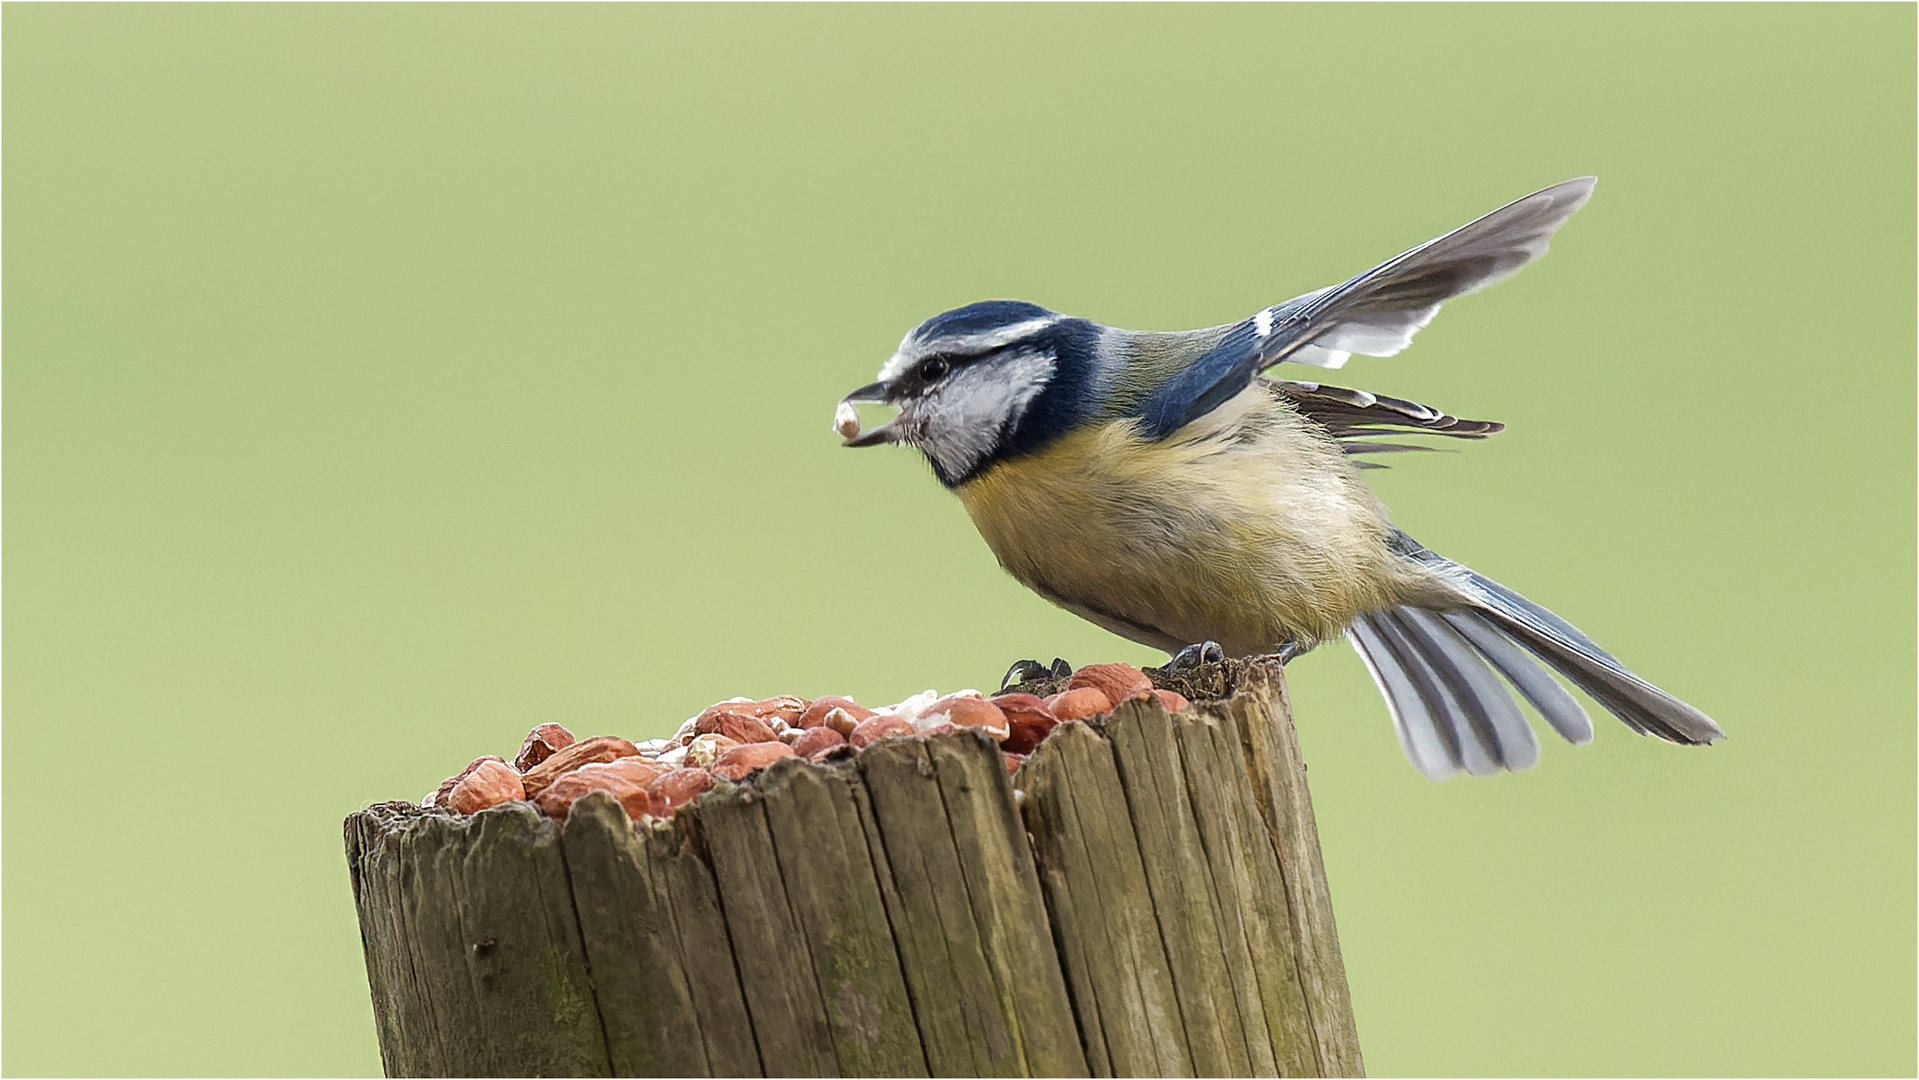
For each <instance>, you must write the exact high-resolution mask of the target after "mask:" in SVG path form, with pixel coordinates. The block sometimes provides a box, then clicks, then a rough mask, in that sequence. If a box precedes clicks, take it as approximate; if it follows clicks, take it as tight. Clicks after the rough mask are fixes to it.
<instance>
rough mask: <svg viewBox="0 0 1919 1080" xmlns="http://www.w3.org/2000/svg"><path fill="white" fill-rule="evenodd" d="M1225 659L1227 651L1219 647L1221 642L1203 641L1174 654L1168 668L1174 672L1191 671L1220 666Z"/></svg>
mask: <svg viewBox="0 0 1919 1080" xmlns="http://www.w3.org/2000/svg"><path fill="white" fill-rule="evenodd" d="M1225 659H1226V650H1225V649H1222V648H1220V647H1219V642H1217V641H1202V642H1200V643H1198V644H1196V645H1188V646H1186V647H1185V648H1184V649H1181V650H1180V651H1178V652H1177V653H1174V654H1173V659H1172V660H1171V662H1169V663H1168V664H1167V665H1166V666H1167V667H1169V668H1171V669H1172V670H1174V671H1191V670H1193V669H1194V668H1196V667H1200V666H1201V665H1203V664H1218V663H1221V662H1223V661H1224V660H1225Z"/></svg>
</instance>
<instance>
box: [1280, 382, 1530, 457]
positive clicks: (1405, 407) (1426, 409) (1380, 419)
mask: <svg viewBox="0 0 1919 1080" xmlns="http://www.w3.org/2000/svg"><path fill="white" fill-rule="evenodd" d="M1264 382H1265V385H1267V386H1270V387H1272V388H1273V390H1274V391H1276V392H1277V393H1278V394H1279V395H1280V396H1281V397H1283V398H1285V400H1286V401H1287V402H1288V403H1290V404H1291V405H1292V406H1293V408H1294V409H1296V410H1298V412H1299V413H1300V414H1301V415H1303V416H1305V417H1306V418H1308V419H1310V420H1313V421H1316V422H1317V423H1319V424H1320V426H1322V427H1324V428H1325V429H1326V430H1327V432H1328V433H1330V434H1331V435H1332V437H1333V438H1335V439H1337V440H1339V445H1340V449H1342V450H1344V451H1346V453H1347V455H1348V456H1352V457H1358V456H1361V455H1364V454H1394V453H1404V452H1406V451H1421V450H1434V449H1437V448H1436V447H1431V446H1421V445H1418V444H1416V443H1400V442H1375V441H1373V440H1375V439H1378V438H1380V437H1382V436H1384V437H1390V436H1405V435H1443V436H1445V437H1446V438H1449V439H1483V438H1485V437H1486V436H1488V435H1492V434H1495V433H1497V432H1501V431H1504V430H1506V425H1504V424H1502V423H1499V422H1498V421H1495V420H1462V419H1460V418H1459V417H1457V416H1450V415H1448V414H1446V413H1444V412H1441V411H1440V410H1438V409H1435V408H1433V407H1432V406H1431V405H1421V404H1420V403H1419V402H1417V401H1407V400H1405V399H1403V398H1395V397H1387V396H1386V395H1384V394H1374V393H1370V392H1368V391H1365V390H1347V389H1345V388H1343V387H1338V386H1322V385H1320V384H1319V383H1310V382H1288V381H1286V380H1283V379H1268V380H1264ZM1358 464H1359V467H1360V468H1362V469H1382V468H1385V466H1383V465H1377V464H1374V463H1372V462H1359V463H1358Z"/></svg>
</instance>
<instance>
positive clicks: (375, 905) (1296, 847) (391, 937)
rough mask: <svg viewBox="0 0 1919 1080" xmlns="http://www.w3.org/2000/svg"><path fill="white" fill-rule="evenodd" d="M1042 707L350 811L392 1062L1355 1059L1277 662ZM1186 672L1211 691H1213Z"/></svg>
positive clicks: (585, 1068)
mask: <svg viewBox="0 0 1919 1080" xmlns="http://www.w3.org/2000/svg"><path fill="white" fill-rule="evenodd" d="M1202 674H1203V676H1204V680H1202V684H1201V685H1195V680H1191V679H1189V680H1179V681H1176V682H1173V683H1171V684H1170V685H1173V686H1174V687H1175V688H1176V689H1179V690H1181V691H1182V692H1187V691H1192V692H1193V693H1189V694H1188V696H1192V697H1202V696H1211V697H1215V698H1217V700H1209V701H1201V702H1199V703H1198V704H1196V705H1195V706H1194V707H1192V708H1190V709H1187V710H1184V711H1182V712H1181V713H1178V714H1174V715H1169V714H1168V713H1167V712H1166V711H1165V710H1164V709H1163V708H1161V707H1160V705H1159V703H1158V702H1156V701H1154V700H1153V699H1152V698H1150V697H1148V698H1135V699H1133V700H1131V701H1128V702H1125V703H1124V704H1122V705H1120V706H1119V707H1118V708H1117V709H1115V710H1114V711H1113V713H1112V714H1111V715H1110V716H1107V717H1105V718H1104V719H1102V720H1099V721H1096V722H1091V723H1069V724H1062V725H1060V726H1059V727H1058V728H1056V729H1054V731H1053V733H1052V735H1051V736H1050V737H1049V738H1047V740H1046V741H1045V742H1044V743H1042V744H1041V745H1040V747H1039V748H1038V749H1037V750H1036V751H1035V752H1034V753H1033V754H1032V755H1031V756H1030V757H1029V758H1028V759H1027V760H1026V762H1025V764H1024V765H1023V766H1021V768H1020V770H1019V772H1018V773H1017V774H1015V775H1014V776H1013V777H1011V778H1010V779H1009V778H1008V776H1007V775H1006V771H1005V767H1004V766H1003V764H1002V760H1001V756H1000V752H999V749H998V748H997V747H996V746H995V744H994V743H993V741H992V740H991V739H990V738H988V737H986V736H985V735H984V734H981V733H980V732H978V731H976V730H972V729H962V730H960V731H955V732H950V733H947V734H942V735H935V736H931V737H918V736H915V737H898V738H891V739H884V740H881V741H880V742H878V743H876V744H874V745H872V746H871V747H869V748H868V749H866V750H865V751H864V752H862V753H859V754H858V755H855V756H847V757H845V758H843V759H841V760H837V761H828V762H826V763H824V764H817V765H816V764H809V763H807V762H804V761H801V760H798V759H795V758H785V759H781V760H780V761H778V762H776V763H774V764H773V765H772V766H771V767H770V768H767V769H766V770H764V771H763V772H760V773H758V774H756V775H755V776H754V777H753V778H751V779H749V780H748V781H747V782H745V783H742V784H739V785H736V786H729V787H722V788H720V789H716V790H714V791H712V792H709V793H708V794H706V795H705V796H702V797H701V798H700V799H699V801H697V802H696V803H694V804H692V805H689V806H687V807H686V808H684V809H682V810H681V811H680V812H679V813H678V814H676V815H674V816H673V818H672V819H671V820H670V821H668V822H664V823H659V824H646V823H642V824H636V823H634V822H632V821H630V820H629V819H628V816H627V813H626V811H625V810H623V809H622V808H621V806H620V804H619V803H617V802H615V801H614V800H613V799H612V798H610V797H609V796H607V795H605V794H603V793H595V794H591V795H588V796H586V797H584V798H582V799H580V800H579V801H578V802H577V803H575V804H573V809H572V811H571V813H570V815H569V816H568V817H567V819H566V821H565V823H564V825H561V824H557V823H555V822H553V821H551V820H548V819H547V818H545V817H543V816H541V815H540V814H539V813H538V812H536V811H535V810H534V809H532V808H531V807H530V806H529V805H528V804H526V803H507V804H503V805H500V806H496V807H493V808H491V809H488V810H483V811H481V812H480V813H477V814H473V815H470V816H463V815H459V814H455V813H452V812H450V811H447V810H442V809H421V808H420V807H417V806H414V805H412V804H410V803H384V804H381V805H378V806H374V807H372V808H370V809H368V810H364V811H361V812H359V813H356V814H353V815H351V816H350V817H349V818H348V819H347V822H346V841H347V857H348V862H349V864H350V866H351V869H352V878H353V888H354V897H355V901H356V903H357V904H358V907H359V913H360V925H361V935H362V940H363V943H364V945H365V950H366V961H367V976H368V980H369V983H370V984H371V987H372V992H373V1005H374V1014H375V1018H376V1021H377V1025H378V1030H379V1037H380V1049H381V1055H382V1058H383V1060H384V1062H385V1065H386V1071H387V1073H388V1075H392V1076H414V1075H476V1076H484V1075H526V1076H546V1075H679V1076H748V1075H751V1076H759V1075H766V1076H782V1075H790V1076H802V1075H805V1076H814V1075H817V1076H827V1075H843V1076H914V1075H918V1076H925V1075H934V1076H950V1075H962V1074H963V1075H1011V1076H1048V1075H1051V1076H1066V1075H1089V1074H1090V1075H1095V1076H1129V1075H1133V1076H1137V1075H1178V1076H1192V1075H1260V1076H1275V1075H1285V1076H1357V1075H1360V1074H1361V1061H1360V1055H1359V1045H1358V1039H1357V1036H1356V1034H1355V1032H1354V1028H1353V1021H1352V1007H1351V1002H1350V1000H1349V998H1348V996H1347V991H1346V978H1345V972H1344V970H1343V968H1342V967H1341V964H1340V958H1339V943H1338V938H1337V935H1336V933H1335V931H1334V927H1333V917H1332V907H1331V903H1330V900H1329V897H1328V894H1327V889H1326V881H1325V874H1324V870H1323V868H1322V866H1321V862H1320V854H1319V841H1318V835H1317V832H1316V831H1315V828H1314V825H1313V818H1312V807H1311V802H1310V800H1309V798H1308V797H1307V793H1306V782H1305V781H1306V777H1305V768H1304V764H1303V763H1302V761H1301V759H1300V755H1299V748H1298V743H1297V741H1296V740H1295V738H1294V734H1293V728H1292V718H1291V714H1290V708H1289V706H1288V704H1287V701H1286V696H1285V685H1284V681H1283V677H1282V674H1281V672H1280V669H1279V668H1277V667H1276V666H1267V665H1261V664H1245V665H1241V664H1229V665H1226V666H1224V667H1215V668H1211V669H1207V670H1206V671H1204V672H1203V673H1202ZM1209 691H1210V693H1208V692H1209Z"/></svg>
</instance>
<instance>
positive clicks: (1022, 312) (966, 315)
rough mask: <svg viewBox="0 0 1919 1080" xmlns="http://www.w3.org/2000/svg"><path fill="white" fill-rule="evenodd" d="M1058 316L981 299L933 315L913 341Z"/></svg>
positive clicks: (1014, 303)
mask: <svg viewBox="0 0 1919 1080" xmlns="http://www.w3.org/2000/svg"><path fill="white" fill-rule="evenodd" d="M1057 317H1058V313H1057V312H1053V311H1048V310H1047V309H1045V308H1043V307H1040V306H1039V305H1038V304H1029V303H1027V302H1026V301H1024V300H981V301H980V302H978V303H976V304H968V305H966V306H965V307H957V308H954V309H953V310H951V311H948V312H945V313H943V314H939V315H935V316H933V317H932V318H930V319H928V320H926V321H925V322H923V323H921V324H920V325H919V329H917V330H915V331H913V338H914V340H916V341H931V340H934V339H936V338H944V337H967V336H970V335H972V334H983V333H986V332H987V331H990V330H997V329H999V328H1000V327H1003V326H1012V325H1014V324H1015V323H1023V322H1029V321H1031V320H1033V319H1048V318H1057Z"/></svg>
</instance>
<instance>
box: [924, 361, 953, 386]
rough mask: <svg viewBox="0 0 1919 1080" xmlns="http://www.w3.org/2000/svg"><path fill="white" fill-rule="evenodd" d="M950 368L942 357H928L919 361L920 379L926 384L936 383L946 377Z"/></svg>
mask: <svg viewBox="0 0 1919 1080" xmlns="http://www.w3.org/2000/svg"><path fill="white" fill-rule="evenodd" d="M952 366H953V365H951V364H949V363H947V361H946V358H945V357H943V356H929V357H927V358H926V359H924V360H922V361H920V378H921V379H922V380H924V381H926V382H938V381H940V380H941V379H944V378H945V377H946V373H947V371H949V370H951V368H952Z"/></svg>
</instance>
